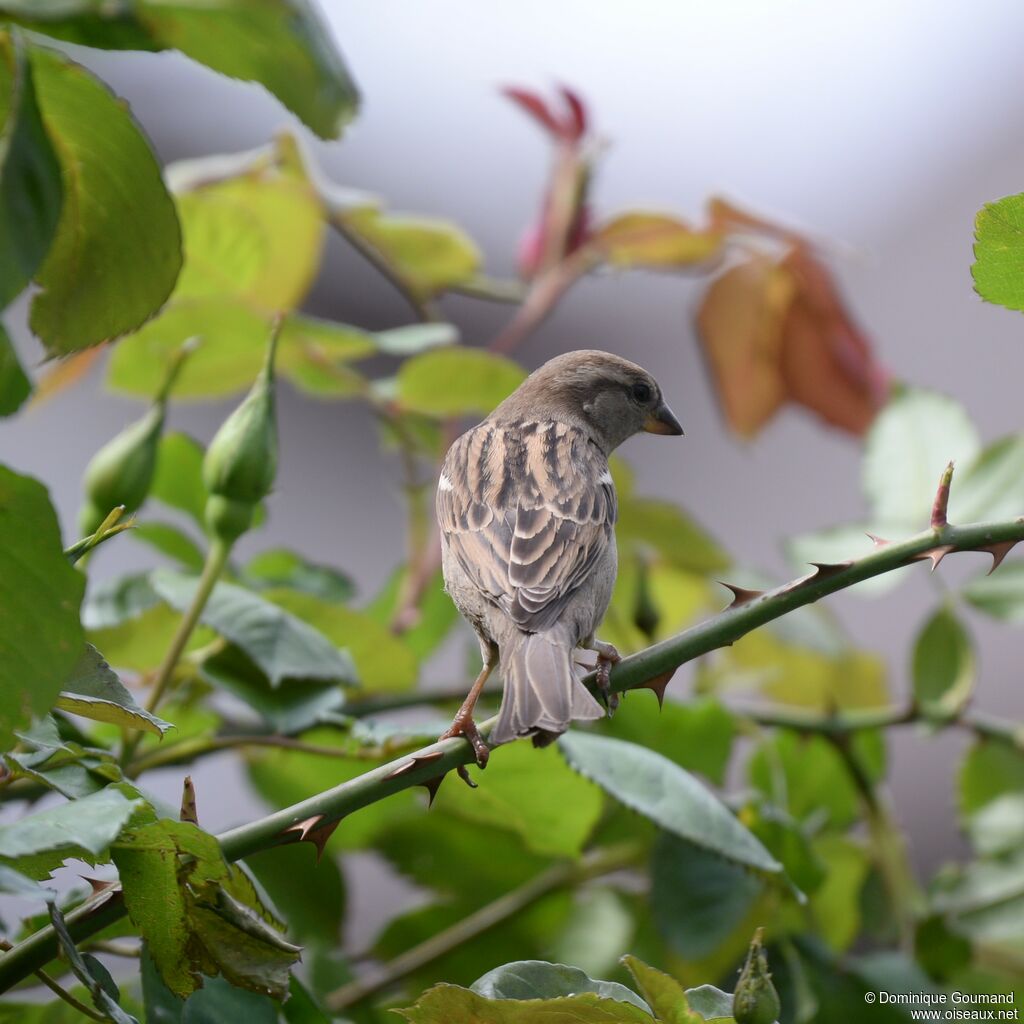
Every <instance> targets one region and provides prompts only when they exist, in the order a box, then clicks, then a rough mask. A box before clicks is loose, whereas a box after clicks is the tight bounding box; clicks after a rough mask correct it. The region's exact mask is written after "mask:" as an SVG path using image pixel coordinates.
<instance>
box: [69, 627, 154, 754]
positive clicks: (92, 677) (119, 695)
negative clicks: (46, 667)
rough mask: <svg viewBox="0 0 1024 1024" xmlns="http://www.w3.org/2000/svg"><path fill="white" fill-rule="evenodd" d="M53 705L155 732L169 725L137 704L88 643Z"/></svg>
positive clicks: (95, 719) (101, 720) (78, 713)
mask: <svg viewBox="0 0 1024 1024" xmlns="http://www.w3.org/2000/svg"><path fill="white" fill-rule="evenodd" d="M56 707H58V708H60V710H62V711H70V712H71V713H72V714H75V715H81V716H82V717H83V718H91V719H93V720H94V721H97V722H112V723H113V724H114V725H120V726H124V727H125V728H128V729H143V730H144V731H146V732H152V733H156V735H158V736H163V734H164V733H165V732H167V730H168V729H172V728H173V726H172V725H171V724H170V722H165V721H164V720H163V719H162V718H157V717H156V715H154V714H151V713H150V712H149V711H147V710H146V709H145V708H142V707H139V705H138V704H137V703H136V702H135V698H134V697H132V695H131V694H130V693H129V692H128V690H127V688H126V687H125V685H124V683H122V682H121V680H120V679H119V678H118V677H117V673H116V672H114V670H113V669H112V668H111V667H110V666H109V665H108V664H107V662H106V661H104V659H103V655H102V654H100V652H99V651H97V650H96V648H95V647H93V646H92V644H86V645H85V650H84V652H83V653H82V657H81V658H79V660H78V664H77V665H76V666H75V668H74V670H73V671H72V673H71V676H70V678H68V679H67V680H65V682H64V689H63V690H61V692H60V695H59V696H58V698H57V703H56Z"/></svg>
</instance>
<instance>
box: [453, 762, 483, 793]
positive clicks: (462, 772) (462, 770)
mask: <svg viewBox="0 0 1024 1024" xmlns="http://www.w3.org/2000/svg"><path fill="white" fill-rule="evenodd" d="M455 771H456V772H458V775H459V778H460V779H462V781H463V782H464V783H465V784H466V785H467V786H469V788H470V789H477V788H478V786H477V784H476V783H475V782H474V781H473V780H472V779H471V778H470V777H469V771H468V769H467V768H466V766H465V765H464V764H460V765H459V766H458V767H457V768H456V769H455Z"/></svg>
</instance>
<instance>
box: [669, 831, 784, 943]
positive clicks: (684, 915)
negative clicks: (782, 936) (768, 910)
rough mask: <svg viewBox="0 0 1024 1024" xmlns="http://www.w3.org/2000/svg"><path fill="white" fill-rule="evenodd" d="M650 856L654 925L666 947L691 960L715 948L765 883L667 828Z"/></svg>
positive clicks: (740, 919)
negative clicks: (667, 945)
mask: <svg viewBox="0 0 1024 1024" xmlns="http://www.w3.org/2000/svg"><path fill="white" fill-rule="evenodd" d="M651 856H652V860H651V910H652V912H653V915H654V921H655V924H656V925H657V926H658V930H659V931H660V932H661V934H662V935H663V936H664V937H665V941H666V942H667V943H668V944H669V946H670V947H671V948H672V949H673V950H675V952H677V953H678V954H679V955H680V956H683V957H685V958H687V959H689V960H699V959H701V958H702V957H705V956H709V955H710V954H712V953H714V952H715V951H716V950H717V949H718V947H719V946H720V945H721V943H723V942H724V941H725V940H726V939H727V938H728V937H729V936H730V935H731V934H732V932H733V929H734V928H735V927H736V926H737V925H738V924H739V923H740V921H742V920H743V918H744V917H746V915H747V914H748V913H749V911H750V909H751V908H752V907H753V905H754V902H755V901H756V900H757V898H758V896H759V895H760V894H761V891H762V889H763V888H764V884H763V882H762V881H761V879H759V878H758V877H757V876H755V875H753V874H751V873H750V872H749V871H746V870H745V869H744V868H742V867H740V866H738V865H737V864H734V863H732V862H731V861H727V860H724V859H723V858H722V857H720V856H718V855H717V854H714V853H709V852H708V851H707V850H702V849H700V848H699V847H696V846H694V845H693V844H692V843H691V842H688V841H684V840H682V839H679V838H678V837H677V836H674V835H671V834H669V833H667V832H662V833H661V835H660V836H659V837H658V840H657V842H656V843H655V845H654V850H653V851H652V855H651Z"/></svg>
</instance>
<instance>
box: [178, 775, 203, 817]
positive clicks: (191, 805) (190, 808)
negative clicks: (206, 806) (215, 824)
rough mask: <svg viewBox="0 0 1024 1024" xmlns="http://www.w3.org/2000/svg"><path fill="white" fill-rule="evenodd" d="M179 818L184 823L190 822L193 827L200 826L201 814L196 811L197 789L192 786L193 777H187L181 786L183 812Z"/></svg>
mask: <svg viewBox="0 0 1024 1024" xmlns="http://www.w3.org/2000/svg"><path fill="white" fill-rule="evenodd" d="M178 816H179V818H180V819H181V820H182V821H190V822H192V824H193V825H198V824H199V813H198V811H197V810H196V787H195V786H193V785H192V776H191V775H186V776H185V781H184V782H183V783H182V786H181V811H180V812H179V815H178Z"/></svg>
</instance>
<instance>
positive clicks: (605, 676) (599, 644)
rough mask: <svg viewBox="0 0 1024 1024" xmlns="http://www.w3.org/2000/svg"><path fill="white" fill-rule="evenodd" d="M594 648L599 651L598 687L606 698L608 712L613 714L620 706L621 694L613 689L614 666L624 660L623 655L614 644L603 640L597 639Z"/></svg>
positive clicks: (605, 703)
mask: <svg viewBox="0 0 1024 1024" xmlns="http://www.w3.org/2000/svg"><path fill="white" fill-rule="evenodd" d="M593 649H594V650H595V651H596V652H597V669H596V672H597V676H596V680H595V681H596V682H597V688H598V689H599V690H600V691H601V696H602V697H603V698H604V706H605V707H606V708H607V709H608V714H609V715H612V714H614V712H615V711H616V710H617V708H618V706H619V695H618V694H617V693H614V692H613V691H612V680H611V675H612V667H613V666H614V665H618V663H619V662H620V661H622V656H621V655H620V654H619V652H618V651H617V650H616V649H615V647H614V646H613V645H612V644H607V643H605V642H604V641H603V640H595V641H594V642H593Z"/></svg>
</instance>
